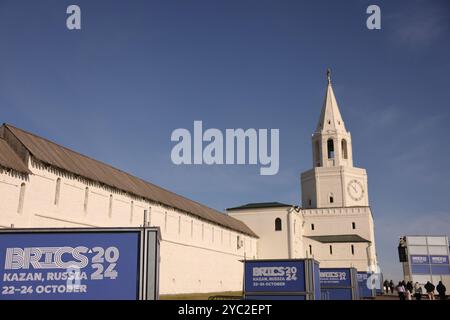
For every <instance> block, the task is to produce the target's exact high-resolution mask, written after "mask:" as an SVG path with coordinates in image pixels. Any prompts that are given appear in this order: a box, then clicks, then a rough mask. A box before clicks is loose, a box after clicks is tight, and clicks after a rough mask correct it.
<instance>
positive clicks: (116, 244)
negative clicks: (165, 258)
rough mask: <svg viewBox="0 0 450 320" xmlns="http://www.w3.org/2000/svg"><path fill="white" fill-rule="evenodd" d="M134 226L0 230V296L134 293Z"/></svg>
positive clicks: (136, 292) (109, 296) (120, 295)
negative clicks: (122, 228) (98, 229)
mask: <svg viewBox="0 0 450 320" xmlns="http://www.w3.org/2000/svg"><path fill="white" fill-rule="evenodd" d="M139 257H140V232H139V231H101V232H76V231H73V232H72V231H70V232H23V233H9V232H6V233H0V299H33V300H37V299H64V300H66V299H89V300H92V299H138V298H139Z"/></svg>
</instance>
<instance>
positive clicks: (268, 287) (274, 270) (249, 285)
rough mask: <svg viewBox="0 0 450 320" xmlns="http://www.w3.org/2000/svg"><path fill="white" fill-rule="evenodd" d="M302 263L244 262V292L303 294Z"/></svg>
mask: <svg viewBox="0 0 450 320" xmlns="http://www.w3.org/2000/svg"><path fill="white" fill-rule="evenodd" d="M305 291H306V286H305V262H304V261H295V260H294V261H246V262H245V292H246V294H247V293H252V292H305Z"/></svg>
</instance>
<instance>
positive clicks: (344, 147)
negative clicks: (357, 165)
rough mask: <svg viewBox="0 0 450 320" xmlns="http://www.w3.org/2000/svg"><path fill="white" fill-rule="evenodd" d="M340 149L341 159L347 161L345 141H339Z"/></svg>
mask: <svg viewBox="0 0 450 320" xmlns="http://www.w3.org/2000/svg"><path fill="white" fill-rule="evenodd" d="M341 149H342V158H344V159H348V153H347V140H345V139H342V141H341Z"/></svg>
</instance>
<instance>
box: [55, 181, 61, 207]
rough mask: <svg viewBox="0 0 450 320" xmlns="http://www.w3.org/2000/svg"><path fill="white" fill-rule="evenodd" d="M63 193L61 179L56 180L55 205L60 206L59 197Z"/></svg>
mask: <svg viewBox="0 0 450 320" xmlns="http://www.w3.org/2000/svg"><path fill="white" fill-rule="evenodd" d="M60 193H61V178H58V179H56V187H55V201H54V204H55V205H56V206H57V205H59V195H60Z"/></svg>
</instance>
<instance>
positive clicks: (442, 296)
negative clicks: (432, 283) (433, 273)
mask: <svg viewBox="0 0 450 320" xmlns="http://www.w3.org/2000/svg"><path fill="white" fill-rule="evenodd" d="M436 290H437V292H438V293H439V299H441V300H445V299H446V298H447V297H446V296H445V291H446V290H447V288H446V287H445V286H444V284H443V283H442V281H439V283H438V285H437V286H436Z"/></svg>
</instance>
